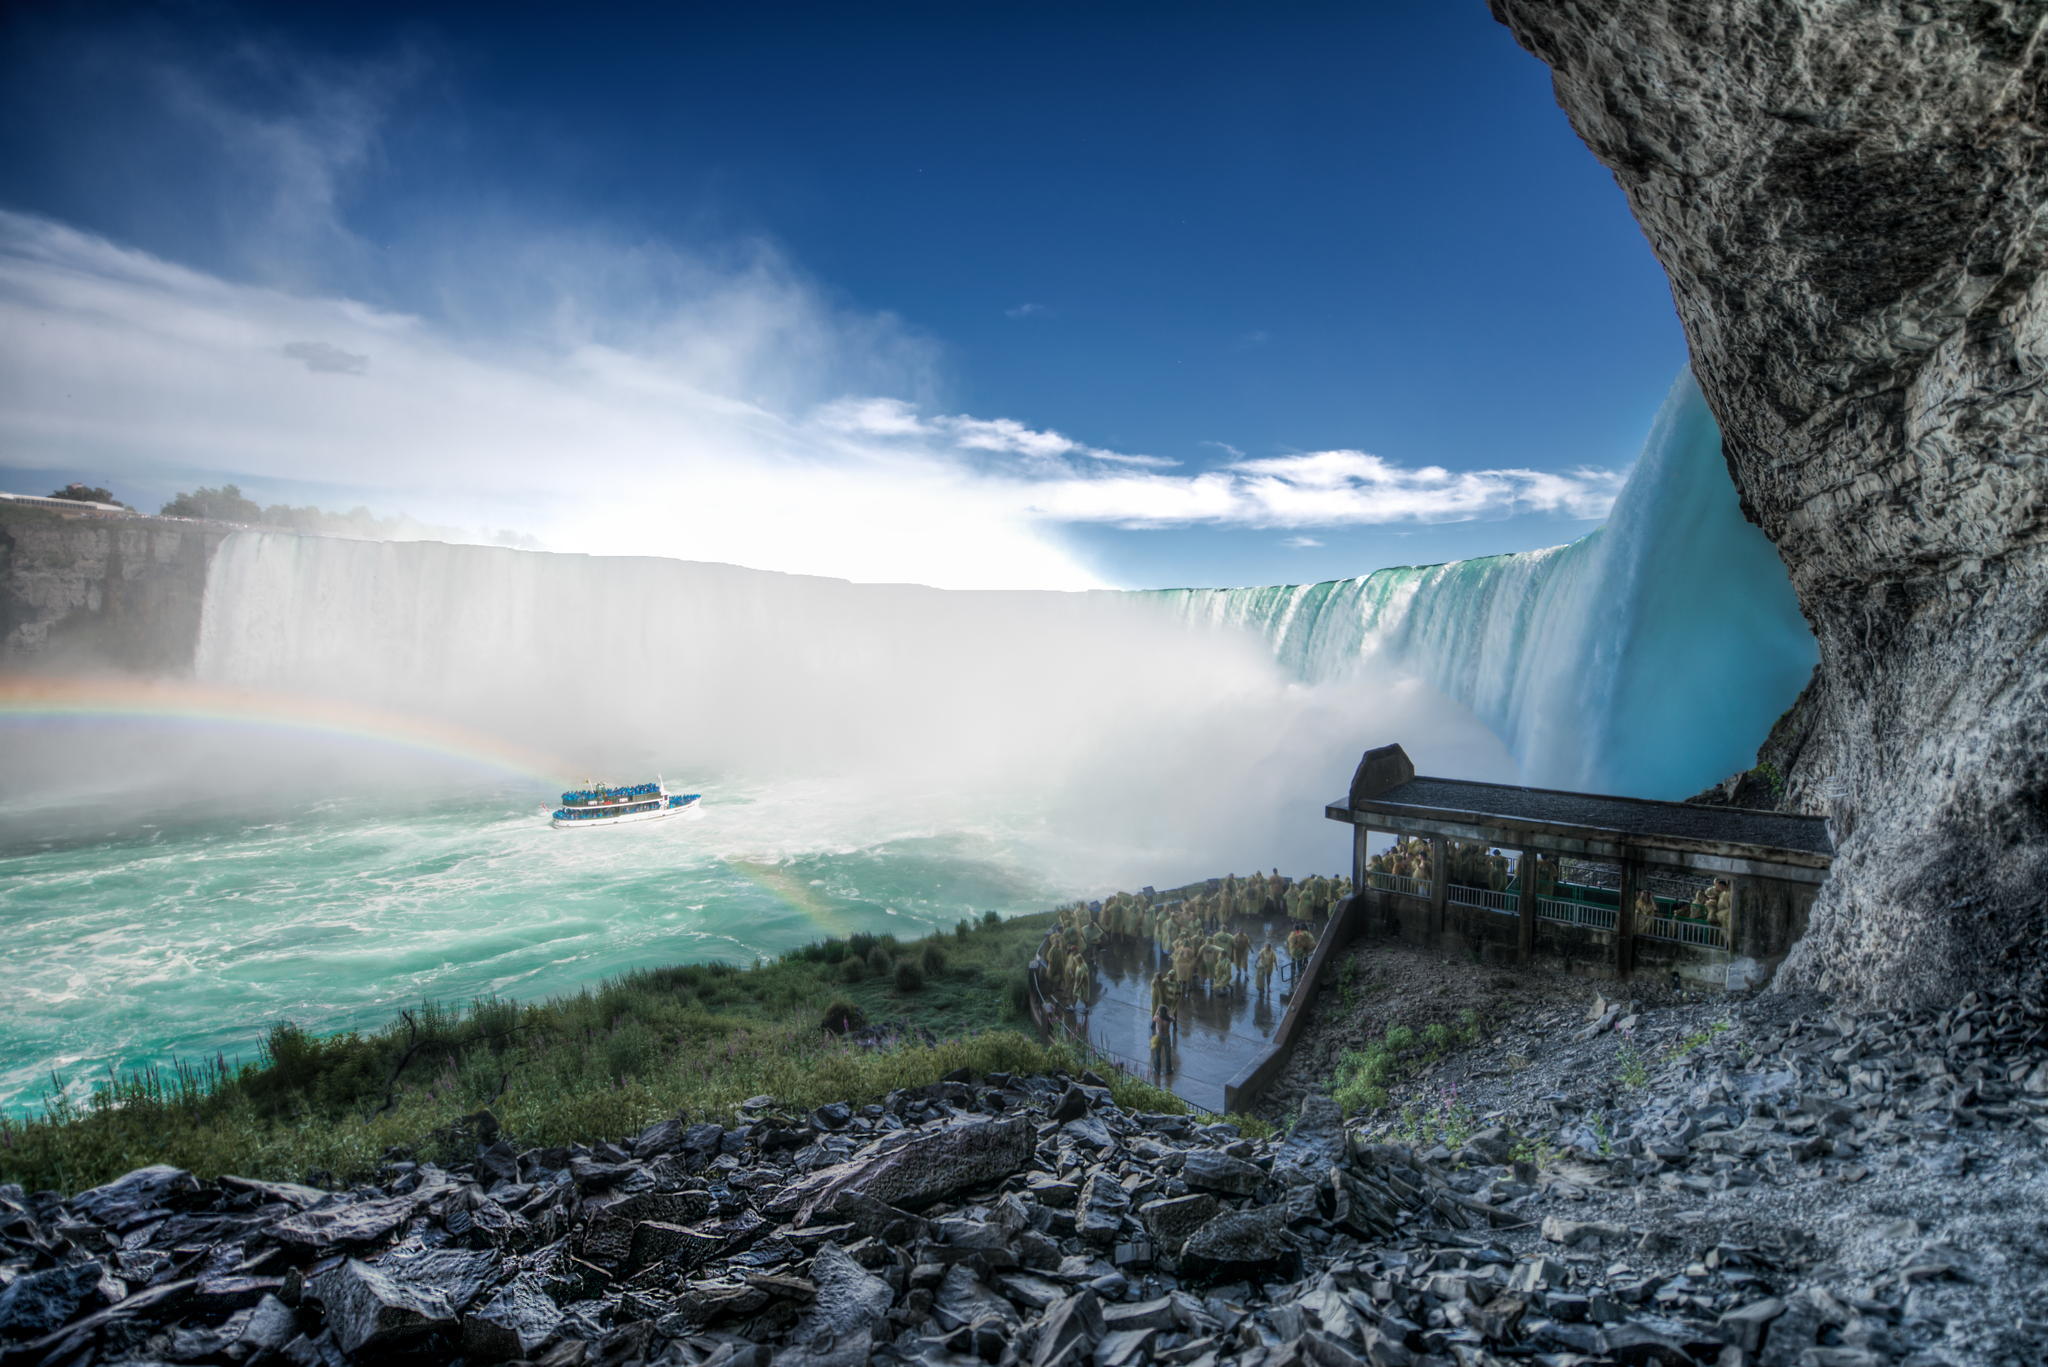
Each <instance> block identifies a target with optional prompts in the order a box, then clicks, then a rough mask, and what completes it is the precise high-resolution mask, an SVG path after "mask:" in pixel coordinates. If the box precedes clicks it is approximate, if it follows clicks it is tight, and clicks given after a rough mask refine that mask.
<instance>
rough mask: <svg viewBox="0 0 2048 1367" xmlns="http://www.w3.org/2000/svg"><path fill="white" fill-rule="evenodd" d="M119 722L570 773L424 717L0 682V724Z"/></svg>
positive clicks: (554, 761)
mask: <svg viewBox="0 0 2048 1367" xmlns="http://www.w3.org/2000/svg"><path fill="white" fill-rule="evenodd" d="M72 717H119V718H128V719H133V720H138V721H152V720H155V721H164V722H171V723H181V724H197V725H200V726H205V727H212V728H218V729H220V730H222V731H224V732H232V731H266V730H267V731H280V732H288V733H296V734H300V735H308V736H329V737H335V738H340V739H350V740H358V741H367V742H371V743H373V744H378V745H384V746H390V747H394V748H397V749H401V750H410V751H413V752H415V753H419V754H429V755H437V756H440V757H441V758H443V759H450V760H455V761H458V762H460V763H464V764H471V765H481V766H483V767H485V768H489V769H496V770H498V771H500V772H502V773H507V774H517V775H519V776H520V777H522V778H530V779H537V780H540V781H541V782H543V783H544V784H546V785H547V786H549V787H553V786H555V785H556V784H559V783H564V782H569V781H572V780H574V778H575V776H576V774H577V772H578V770H577V769H576V767H575V766H574V765H572V764H570V763H568V762H566V761H564V760H563V759H562V758H561V757H559V756H556V755H550V754H546V753H544V752H542V751H539V750H535V749H532V748H529V747H527V746H522V745H517V744H515V743H513V742H511V741H508V740H506V739H504V738H503V737H501V736H494V735H491V734H489V733H487V732H483V731H475V730H471V729H469V728H467V727H462V726H457V725H455V724H453V723H451V722H445V721H441V720H438V719H436V718H432V717H419V716H412V715H408V714H406V713H401V712H389V711H385V710H383V709H382V708H376V707H367V706H364V705H362V704H360V703H351V702H343V701H340V700H338V699H333V698H314V697H306V696H303V695H299V694H288V693H266V692H260V691H257V690H254V689H241V688H224V687H220V686H217V685H214V684H201V683H183V682H172V681H149V680H141V679H120V678H106V677H82V676H66V675H47V674H0V723H13V724H16V725H25V724H27V725H32V724H34V723H36V722H41V721H61V720H63V719H66V718H72Z"/></svg>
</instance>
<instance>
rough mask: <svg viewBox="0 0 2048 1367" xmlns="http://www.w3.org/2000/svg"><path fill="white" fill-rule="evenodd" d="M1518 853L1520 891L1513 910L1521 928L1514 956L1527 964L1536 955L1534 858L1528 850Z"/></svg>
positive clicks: (1517, 875)
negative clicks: (1519, 856) (1519, 858)
mask: <svg viewBox="0 0 2048 1367" xmlns="http://www.w3.org/2000/svg"><path fill="white" fill-rule="evenodd" d="M1518 853H1519V854H1520V855H1521V856H1522V857H1521V860H1520V862H1519V863H1518V864H1517V873H1516V875H1515V876H1516V878H1517V880H1518V881H1519V882H1520V884H1521V889H1522V890H1521V893H1520V895H1519V896H1518V898H1517V899H1516V905H1515V910H1516V911H1517V912H1518V913H1519V914H1520V916H1521V918H1522V927H1521V938H1520V939H1519V940H1518V941H1517V943H1516V947H1515V954H1516V957H1517V958H1519V959H1520V960H1521V961H1522V962H1523V963H1527V962H1529V960H1530V959H1532V958H1534V957H1535V955H1536V856H1535V855H1534V854H1533V853H1532V852H1530V851H1528V850H1520V851H1518Z"/></svg>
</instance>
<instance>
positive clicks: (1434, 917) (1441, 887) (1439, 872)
mask: <svg viewBox="0 0 2048 1367" xmlns="http://www.w3.org/2000/svg"><path fill="white" fill-rule="evenodd" d="M1448 849H1449V847H1448V846H1447V845H1446V843H1445V841H1444V838H1443V837H1442V836H1440V835H1433V836H1431V837H1430V838H1429V910H1430V918H1431V921H1432V922H1433V924H1434V926H1435V930H1436V935H1437V938H1438V939H1442V938H1443V934H1444V930H1445V928H1446V926H1445V923H1446V921H1447V919H1448V918H1447V916H1446V914H1445V913H1446V909H1447V908H1448V907H1449V905H1450V896H1451V878H1450V870H1449V869H1448V868H1446V867H1445V863H1446V861H1445V858H1444V856H1445V854H1446V853H1447V852H1448Z"/></svg>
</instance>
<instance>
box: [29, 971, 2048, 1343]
mask: <svg viewBox="0 0 2048 1367" xmlns="http://www.w3.org/2000/svg"><path fill="white" fill-rule="evenodd" d="M1729 1007H1730V1004H1727V1003H1721V1004H1717V1005H1716V1007H1715V1008H1714V1009H1715V1010H1717V1011H1718V1012H1719V1014H1720V1016H1721V1017H1722V1018H1723V1019H1720V1020H1718V1021H1717V1022H1716V1023H1717V1024H1719V1025H1721V1026H1723V1027H1725V1028H1721V1029H1712V1028H1705V1029H1695V1028H1693V1027H1694V1026H1695V1024H1696V1023H1695V1022H1693V1021H1692V1020H1691V1018H1690V1017H1689V1016H1686V1015H1685V1014H1684V1013H1686V1012H1688V1011H1690V1012H1693V1013H1695V1014H1697V1013H1700V1012H1701V1011H1703V1010H1704V1009H1705V1008H1703V1007H1698V1006H1695V1007H1674V1008H1668V1009H1667V1010H1666V1011H1664V1012H1638V1011H1631V1008H1630V1007H1629V1005H1628V1004H1626V1003H1615V1004H1612V1005H1608V1004H1605V1003H1603V1004H1602V1009H1601V1010H1600V1011H1599V1012H1598V1013H1597V1014H1596V1015H1594V1016H1593V1018H1591V1019H1584V1018H1583V1016H1582V1014H1575V1015H1574V1016H1573V1017H1572V1019H1571V1020H1570V1021H1568V1022H1566V1021H1558V1022H1556V1023H1555V1025H1556V1029H1555V1031H1554V1032H1553V1035H1552V1041H1551V1042H1552V1043H1553V1045H1554V1046H1555V1047H1554V1048H1552V1049H1551V1050H1549V1051H1548V1052H1547V1053H1545V1054H1544V1055H1543V1057H1542V1059H1541V1061H1540V1062H1538V1061H1531V1060H1528V1059H1526V1058H1523V1057H1522V1056H1521V1055H1519V1054H1515V1053H1514V1052H1513V1051H1515V1050H1526V1049H1531V1048H1534V1047H1535V1045H1534V1044H1533V1043H1532V1042H1531V1041H1530V1040H1528V1039H1526V1038H1521V1037H1514V1038H1504V1037H1498V1036H1497V1037H1496V1038H1495V1039H1494V1040H1493V1041H1492V1042H1490V1043H1488V1044H1485V1045H1482V1046H1481V1047H1480V1048H1479V1049H1477V1050H1475V1051H1473V1052H1472V1054H1471V1056H1470V1057H1469V1058H1466V1059H1464V1060H1462V1061H1461V1063H1460V1065H1459V1066H1460V1067H1462V1068H1463V1069H1464V1070H1465V1075H1464V1080H1463V1082H1462V1084H1461V1086H1462V1095H1463V1096H1464V1098H1465V1101H1464V1102H1463V1103H1461V1104H1460V1106H1459V1107H1458V1108H1454V1109H1453V1110H1443V1109H1441V1108H1440V1110H1439V1112H1438V1113H1437V1114H1436V1115H1435V1117H1434V1118H1428V1117H1425V1118H1424V1119H1423V1120H1422V1121H1421V1122H1420V1123H1417V1121H1416V1120H1415V1116H1414V1113H1413V1112H1411V1116H1410V1120H1409V1122H1408V1124H1407V1126H1406V1128H1405V1129H1403V1128H1401V1127H1398V1126H1397V1127H1394V1128H1392V1129H1390V1128H1389V1127H1388V1126H1386V1125H1385V1124H1384V1123H1383V1124H1381V1125H1380V1126H1378V1127H1374V1126H1371V1125H1363V1124H1357V1123H1354V1124H1352V1125H1351V1126H1349V1127H1347V1126H1346V1125H1345V1124H1344V1123H1343V1122H1342V1121H1341V1120H1340V1118H1339V1116H1338V1114H1337V1112H1336V1109H1335V1107H1334V1106H1333V1105H1331V1104H1330V1103H1329V1102H1327V1101H1326V1100H1321V1099H1316V1098H1311V1099H1309V1100H1308V1101H1306V1102H1305V1103H1304V1104H1303V1105H1302V1107H1301V1109H1300V1112H1299V1115H1298V1117H1297V1119H1296V1122H1295V1124H1294V1126H1293V1129H1292V1131H1291V1132H1290V1133H1288V1134H1287V1135H1285V1136H1284V1137H1282V1138H1279V1139H1276V1140H1271V1141H1255V1140H1251V1139H1247V1138H1245V1137H1243V1136H1241V1135H1240V1134H1239V1133H1238V1131H1237V1130H1236V1129H1235V1128H1234V1127H1232V1126H1230V1125H1228V1124H1204V1123H1201V1122H1200V1121H1198V1120H1195V1119H1192V1118H1189V1117H1186V1116H1176V1115H1161V1114H1138V1113H1131V1112H1128V1111H1126V1110H1123V1109H1121V1108H1119V1107H1118V1106H1117V1105H1116V1104H1115V1103H1114V1101H1113V1100H1112V1098H1111V1096H1110V1092H1109V1090H1108V1088H1107V1087H1106V1086H1104V1085H1102V1083H1103V1080H1102V1079H1100V1078H1096V1077H1093V1076H1092V1075H1087V1074H1083V1075H1081V1076H1078V1077H1066V1076H1052V1077H1043V1076H1041V1077H1011V1076H1004V1075H992V1076H987V1077H980V1078H968V1077H953V1078H949V1079H946V1080H943V1081H940V1082H938V1083H935V1084H933V1085H931V1086H927V1087H922V1088H917V1089H911V1090H905V1091H899V1092H896V1093H894V1094H892V1095H890V1096H889V1097H888V1098H887V1100H886V1102H885V1103H883V1104H879V1105H873V1106H868V1107H864V1108H861V1109H859V1110H855V1109H854V1108H851V1107H848V1106H843V1105H835V1106H825V1107H822V1108H820V1109H818V1110H816V1111H813V1112H809V1113H792V1112H789V1111H786V1110H784V1109H782V1108H779V1107H778V1106H777V1105H776V1104H775V1102H774V1101H773V1099H772V1098H768V1097H761V1098H756V1099H755V1100H754V1101H752V1102H750V1103H749V1104H748V1105H747V1106H746V1107H745V1108H743V1110H742V1112H741V1115H740V1117H739V1121H738V1123H737V1124H735V1125H733V1126H732V1127H730V1128H728V1127H725V1126H721V1125H719V1124H715V1123H708V1122H696V1123H693V1122H692V1121H691V1120H689V1119H688V1118H687V1117H682V1116H678V1117H676V1118H674V1119H672V1120H669V1121H664V1122H662V1123H660V1124H657V1125H654V1126H653V1127H651V1128H649V1129H648V1130H646V1131H645V1132H644V1133H642V1134H639V1135H637V1136H635V1137H633V1138H632V1139H630V1140H627V1141H625V1142H620V1143H595V1144H591V1145H588V1146H580V1147H574V1148H556V1149H528V1150H524V1151H521V1150H519V1149H518V1148H516V1147H515V1146H514V1145H513V1144H512V1143H510V1142H508V1139H507V1138H506V1137H505V1136H503V1135H501V1134H499V1133H498V1132H497V1130H496V1126H495V1122H494V1120H493V1119H492V1117H490V1116H489V1115H488V1114H481V1115H478V1116H476V1117H474V1118H473V1120H472V1125H473V1128H474V1135H473V1138H474V1140H475V1143H476V1158H475V1161H474V1162H473V1163H471V1164H466V1165H461V1166H456V1167H452V1168H448V1169H441V1168H437V1167H434V1166H431V1165H427V1164H421V1163H416V1162H413V1161H410V1160H407V1159H403V1158H401V1157H399V1156H397V1155H394V1161H392V1162H391V1163H390V1164H389V1165H388V1168H387V1170H386V1172H385V1174H384V1180H383V1181H381V1182H380V1183H379V1184H378V1185H376V1186H373V1187H363V1188H356V1189H352V1190H347V1191H340V1192H330V1191H322V1190H317V1189H315V1188H313V1187H309V1186H297V1185H292V1184H285V1183H266V1182H258V1181H254V1180H247V1179H241V1178H234V1177H226V1178H222V1179H220V1180H219V1181H216V1182H210V1183H201V1182H199V1181H197V1180H195V1179H193V1178H192V1177H191V1176H189V1175H188V1174H186V1173H183V1172H180V1171H177V1170H175V1169H171V1168H164V1167H154V1168H144V1169H141V1170H140V1171H137V1172H134V1173H131V1174H129V1175H128V1176H126V1177H123V1178H121V1179H120V1180H119V1181H116V1182H113V1183H109V1184H107V1185H106V1186H103V1187H99V1188H96V1189H94V1190H91V1191H87V1192H82V1193H79V1194H77V1195H75V1196H72V1197H69V1198H68V1199H67V1198H64V1197H62V1196H60V1195H58V1194H54V1193H35V1194H28V1193H24V1192H22V1191H21V1190H20V1189H19V1188H18V1187H14V1188H9V1187H0V1361H4V1362H6V1363H8V1364H14V1363H26V1362H39V1363H40V1362H48V1363H57V1364H74V1363H76V1364H82V1363H87V1362H126V1363H138V1364H139V1363H157V1362H164V1363H265V1362H279V1363H295V1364H342V1363H354V1362H370V1361H392V1360H405V1359H412V1360H418V1361H437V1362H446V1361H455V1360H458V1359H459V1360H462V1361H465V1362H475V1363H497V1362H509V1361H534V1362H542V1363H549V1364H556V1365H557V1367H573V1365H574V1364H582V1363H593V1364H604V1365H605V1367H628V1364H636V1363H670V1364H692V1365H694V1364H707V1363H718V1364H738V1363H749V1364H753V1363H762V1364H765V1363H768V1362H771V1361H772V1362H774V1363H777V1364H782V1363H794V1364H826V1363H844V1364H859V1363H866V1362H898V1363H922V1364H931V1365H932V1367H938V1365H939V1364H953V1363H957V1364H962V1367H965V1365H966V1364H970V1363H976V1362H982V1363H996V1364H1012V1363H1016V1364H1031V1365H1032V1367H1055V1364H1060V1365H1062V1367H1069V1365H1071V1367H1078V1365H1079V1364H1093V1365H1094V1367H1125V1364H1133V1363H1141V1362H1167V1363H1176V1364H1201V1365H1203V1367H1206V1365H1207V1364H1212V1363H1213V1364H1221V1363H1240V1364H1261V1365H1267V1367H1279V1364H1292V1363H1303V1364H1306V1363H1316V1364H1325V1365H1329V1364H1352V1363H1369V1364H1373V1367H1434V1365H1435V1364H1445V1365H1446V1367H1448V1365H1449V1364H1486V1363H1494V1362H1529V1361H1536V1362H1542V1363H1546V1364H1558V1365H1560V1367H1562V1365H1563V1364H1573V1363H1595V1362H1614V1363H1627V1364H1668V1365H1669V1367H1685V1364H1705V1363H1715V1364H1721V1365H1722V1367H1741V1365H1743V1364H1751V1363H1754V1364H1759V1367H1860V1365H1861V1364H1879V1363H1894V1362H1896V1363H1910V1364H1940V1363H1987V1364H1989V1363H1999V1364H2004V1363H2011V1364H2032V1363H2039V1362H2040V1361H2042V1353H2043V1345H2044V1344H2048V1292H2044V1291H2043V1288H2044V1287H2048V1240H2044V1237H2043V1236H2044V1235H2048V1221H2044V1216H2043V1212H2044V1210H2048V1203H2044V1200H2043V1198H2044V1196H2048V1048H2044V1039H2048V1018H2044V1014H2043V1011H2042V1009H2041V1005H2040V1003H2039V1002H2038V1001H2032V1002H2023V1001H2018V1000H2009V1001H2002V1002H1993V1001H1990V1000H1985V999H1971V1000H1967V1001H1965V1002H1964V1003H1963V1004H1962V1005H1960V1006H1958V1007H1955V1008H1953V1009H1951V1010H1950V1011H1947V1012H1944V1013H1941V1014H1938V1015H1922V1016H1915V1017H1907V1016H1903V1015H1872V1016H1864V1017H1860V1018H1855V1019H1849V1018H1838V1017H1832V1016H1829V1015H1827V1014H1825V1013H1821V1012H1815V1011H1811V1010H1799V1009H1795V1004H1794V1003H1791V1002H1789V1001H1788V1000H1787V999H1783V998H1776V999H1766V1000H1763V1001H1759V1002H1755V1003H1749V1004H1746V1005H1743V1006H1740V1007H1738V1008H1736V1009H1734V1010H1732V1011H1731V1010H1730V1009H1729ZM1631 1015H1635V1016H1637V1017H1638V1019H1635V1020H1630V1019H1629V1017H1630V1016H1631ZM1649 1017H1663V1019H1650V1018H1649ZM1621 1031H1626V1032H1627V1034H1626V1036H1623V1035H1621V1034H1619V1033H1618V1032H1621ZM1679 1031H1688V1032H1689V1033H1687V1034H1686V1035H1685V1036H1684V1037H1683V1038H1682V1039H1680V1040H1679V1041H1678V1043H1679V1044H1682V1045H1683V1046H1684V1047H1682V1048H1678V1047H1670V1046H1658V1047H1657V1050H1656V1052H1655V1053H1654V1054H1652V1055H1650V1057H1651V1058H1652V1059H1653V1062H1654V1066H1653V1067H1652V1066H1646V1067H1644V1068H1643V1069H1642V1070H1641V1073H1640V1075H1638V1076H1633V1077H1631V1076H1629V1075H1628V1071H1627V1070H1624V1073H1623V1076H1622V1077H1621V1078H1620V1079H1619V1080H1614V1079H1612V1078H1611V1077H1610V1075H1609V1074H1608V1073H1607V1072H1606V1071H1605V1064H1606V1062H1607V1058H1608V1056H1611V1054H1612V1053H1613V1051H1615V1050H1617V1049H1619V1048H1621V1047H1622V1046H1623V1045H1624V1044H1626V1045H1627V1047H1628V1048H1629V1049H1632V1050H1633V1049H1639V1048H1640V1049H1648V1048H1650V1046H1651V1045H1652V1044H1653V1043H1654V1042H1655V1041H1656V1040H1657V1039H1659V1038H1660V1032H1662V1034H1665V1035H1669V1034H1672V1033H1674V1032H1679ZM1702 1035H1704V1038H1701V1036H1702ZM1638 1041H1639V1042H1640V1043H1637V1042H1638ZM1603 1050H1604V1051H1607V1055H1601V1054H1600V1053H1599V1051H1603ZM1504 1057H1513V1058H1514V1059H1517V1060H1519V1063H1518V1064H1517V1065H1503V1064H1502V1062H1501V1060H1502V1058H1504ZM1489 1089H1490V1090H1489ZM1475 1098H1477V1099H1480V1101H1479V1102H1478V1103H1475V1100H1474V1099H1475ZM1476 1104H1484V1106H1485V1110H1483V1111H1481V1110H1478V1109H1476V1108H1475V1106H1476Z"/></svg>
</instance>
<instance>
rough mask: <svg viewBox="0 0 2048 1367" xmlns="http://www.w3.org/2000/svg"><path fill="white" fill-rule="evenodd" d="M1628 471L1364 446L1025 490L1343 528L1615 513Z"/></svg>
mask: <svg viewBox="0 0 2048 1367" xmlns="http://www.w3.org/2000/svg"><path fill="white" fill-rule="evenodd" d="M1623 477H1624V472H1621V471H1615V470H1597V469H1590V468H1582V469H1577V470H1569V471H1563V472H1546V471H1540V470H1523V469H1502V470H1468V471H1450V470H1445V469H1443V468H1441V467H1439V466H1423V467H1421V468H1418V469H1408V468H1405V467H1402V466H1399V465H1396V464H1394V463H1393V462H1391V461H1388V460H1385V459H1383V458H1381V457H1379V456H1374V455H1368V454H1367V453H1365V452H1363V451H1317V452H1313V453H1310V454H1307V455H1301V456H1283V457H1276V458H1273V459H1264V460H1244V461H1236V462H1233V463H1232V464H1230V465H1227V466H1224V467H1223V468H1222V469H1220V470H1212V471H1208V472H1206V473H1203V474H1200V475H1194V476H1173V475H1155V474H1143V475H1139V474H1128V475H1107V476H1097V477H1088V476H1086V475H1083V474H1079V473H1077V474H1076V475H1074V476H1072V477H1069V478H1066V479H1058V480H1046V481H1041V482H1039V483H1036V484H1034V485H1032V486H1031V487H1030V488H1029V489H1027V490H1023V491H1021V493H1020V496H1021V497H1023V498H1024V499H1025V500H1026V502H1027V504H1028V506H1029V507H1030V508H1031V509H1032V510H1033V511H1034V512H1036V513H1038V514H1039V515H1040V516H1042V517H1048V518H1053V519H1056V520H1060V521H1069V522H1109V523H1116V524H1119V525H1122V526H1126V527H1170V526H1181V525H1188V524H1197V523H1202V524H1210V525H1217V526H1242V527H1344V526H1372V525H1384V524H1390V523H1440V522H1469V521H1475V520H1478V519H1484V518H1502V517H1510V516H1514V515H1516V514H1519V513H1554V514H1562V515H1564V516H1568V517H1575V518H1597V517H1604V516H1606V513H1607V510H1608V508H1609V507H1610V506H1611V505H1612V504H1613V502H1614V496H1615V494H1616V493H1618V492H1619V491H1620V488H1621V483H1622V479H1623Z"/></svg>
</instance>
